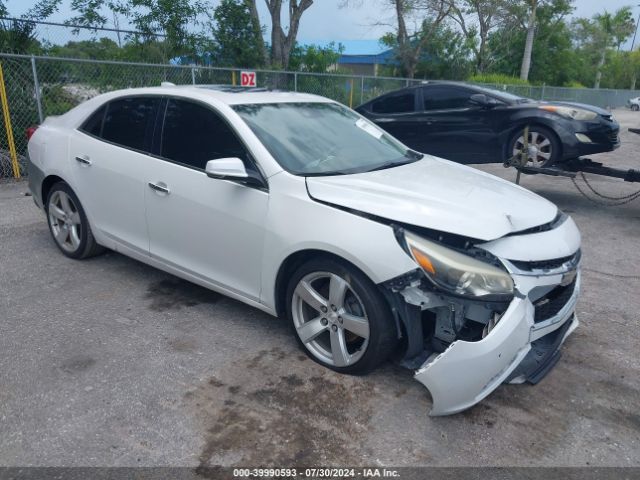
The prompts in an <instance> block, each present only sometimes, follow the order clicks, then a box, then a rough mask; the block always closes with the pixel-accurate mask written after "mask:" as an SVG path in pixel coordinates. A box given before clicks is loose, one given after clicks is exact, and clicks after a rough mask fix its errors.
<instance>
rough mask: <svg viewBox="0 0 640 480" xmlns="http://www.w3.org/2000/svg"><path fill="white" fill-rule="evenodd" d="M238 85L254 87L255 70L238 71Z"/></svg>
mask: <svg viewBox="0 0 640 480" xmlns="http://www.w3.org/2000/svg"><path fill="white" fill-rule="evenodd" d="M240 86H242V87H255V86H256V72H240Z"/></svg>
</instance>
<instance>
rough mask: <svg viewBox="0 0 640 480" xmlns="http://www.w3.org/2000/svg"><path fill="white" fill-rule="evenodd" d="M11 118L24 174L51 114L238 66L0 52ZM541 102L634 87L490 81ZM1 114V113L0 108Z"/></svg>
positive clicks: (370, 93)
mask: <svg viewBox="0 0 640 480" xmlns="http://www.w3.org/2000/svg"><path fill="white" fill-rule="evenodd" d="M0 64H1V66H2V69H3V72H4V79H5V87H6V92H7V100H8V102H7V104H8V109H9V120H10V122H9V124H10V125H11V126H12V129H13V137H14V138H15V146H16V152H17V157H18V158H17V161H18V164H19V167H20V173H21V175H25V174H26V149H27V138H26V133H25V132H26V129H27V128H28V127H30V126H33V125H36V124H38V123H41V122H42V120H43V119H44V118H46V117H47V116H50V115H60V114H63V113H65V112H67V111H68V110H70V109H71V108H73V107H74V106H76V105H78V104H79V103H81V102H83V101H85V100H87V99H89V98H92V97H94V96H96V95H99V94H100V93H104V92H108V91H112V90H117V89H122V88H133V87H146V86H158V85H160V84H161V83H162V82H171V83H174V84H176V85H187V84H196V85H237V84H238V83H239V82H240V70H239V69H229V68H215V67H204V66H196V65H193V66H185V65H171V64H150V63H125V62H117V61H97V60H89V59H67V58H56V57H35V56H27V55H18V54H8V53H0ZM256 74H257V84H258V86H259V87H263V88H268V89H279V90H290V91H297V92H305V93H313V94H317V95H322V96H324V97H329V98H331V99H333V100H336V101H338V102H341V103H343V104H345V105H347V106H351V107H355V106H357V105H360V104H361V103H364V102H366V101H368V100H370V99H372V98H375V97H377V96H379V95H382V94H383V93H386V92H389V91H392V90H397V89H399V88H403V87H406V86H410V85H415V84H419V83H421V80H414V79H402V78H390V77H366V76H356V75H337V74H330V73H303V72H284V71H273V70H258V71H256ZM487 86H488V87H492V88H496V89H499V90H505V91H508V92H511V93H515V94H517V95H522V96H526V97H530V98H534V99H541V100H565V101H574V102H581V103H589V104H594V105H599V106H603V107H619V106H623V105H625V104H626V102H627V100H628V99H629V98H632V97H634V96H639V95H640V92H639V91H635V92H633V91H629V90H591V89H573V88H558V87H529V86H514V85H487ZM2 115H3V120H4V115H5V113H4V112H2ZM0 125H2V124H0ZM9 152H10V148H9V141H8V135H7V130H6V128H2V127H0V178H1V177H9V176H13V173H12V163H11V161H12V159H11V155H10V153H9Z"/></svg>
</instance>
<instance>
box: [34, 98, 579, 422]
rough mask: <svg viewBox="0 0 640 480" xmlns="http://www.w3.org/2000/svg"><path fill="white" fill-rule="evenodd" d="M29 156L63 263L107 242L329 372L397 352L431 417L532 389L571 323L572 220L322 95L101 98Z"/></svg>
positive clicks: (39, 139)
mask: <svg viewBox="0 0 640 480" xmlns="http://www.w3.org/2000/svg"><path fill="white" fill-rule="evenodd" d="M28 149H29V158H30V168H29V184H30V189H31V192H32V193H33V197H34V199H35V201H36V203H37V204H38V205H39V206H40V207H42V208H43V209H44V211H45V213H46V218H47V220H48V223H49V229H50V231H51V235H52V237H53V239H54V240H55V243H56V245H57V246H58V247H59V248H60V250H61V252H62V253H63V254H64V255H66V256H68V257H70V258H74V259H81V258H86V257H89V256H91V255H95V254H97V253H99V252H101V251H102V250H103V249H104V248H108V249H112V250H115V251H117V252H120V253H122V254H124V255H128V256H130V257H133V258H135V259H137V260H139V261H141V262H144V263H147V264H149V265H153V266H155V267H157V268H159V269H162V270H165V271H167V272H170V273H172V274H174V275H177V276H179V277H182V278H184V279H187V280H189V281H191V282H193V283H197V284H199V285H202V286H205V287H207V288H210V289H212V290H216V291H218V292H221V293H223V294H225V295H228V296H230V297H233V298H235V299H238V300H241V301H243V302H245V303H247V304H249V305H252V306H254V307H256V308H259V309H261V310H264V311H265V312H268V313H270V314H272V315H278V316H283V317H286V318H287V319H288V321H289V322H290V324H291V326H292V327H293V331H294V332H295V334H296V338H297V340H298V341H299V343H300V345H301V347H302V348H303V349H304V350H305V351H306V352H307V354H308V355H309V356H310V357H311V358H312V359H314V360H315V361H317V362H318V363H320V364H321V365H324V366H326V367H328V368H331V369H334V370H336V371H338V372H344V373H365V372H368V371H370V370H372V369H373V368H375V367H376V366H378V365H380V364H381V363H382V362H384V361H385V360H387V359H389V358H393V359H394V360H395V361H397V362H398V363H400V364H401V365H403V366H406V367H407V368H411V369H414V370H415V371H416V373H415V378H416V380H418V381H419V382H421V383H422V384H424V385H425V386H426V387H427V388H428V389H429V391H430V393H431V396H432V399H433V407H432V411H431V414H432V415H445V414H451V413H455V412H459V411H461V410H464V409H466V408H468V407H470V406H472V405H474V404H476V403H477V402H479V401H481V400H482V399H483V398H484V397H485V396H487V395H488V394H489V393H491V392H492V391H493V390H494V389H496V388H497V387H498V386H499V385H500V384H501V383H504V382H511V383H522V382H525V381H527V382H530V383H536V382H537V381H539V380H540V379H541V378H542V377H543V376H544V374H545V373H546V372H547V371H549V370H550V369H551V367H553V365H554V364H555V363H556V361H557V359H558V357H559V349H560V346H561V344H562V343H563V342H564V340H565V339H566V338H567V336H568V335H569V334H570V333H571V332H572V331H573V330H574V329H575V327H576V326H577V324H578V321H577V318H576V316H575V314H574V308H575V304H576V300H577V296H578V291H579V286H580V275H579V262H580V235H579V233H578V230H577V228H576V225H575V224H574V222H573V220H572V219H571V218H570V217H568V216H567V215H564V214H563V213H562V212H560V211H559V210H558V209H557V208H556V207H555V206H554V205H553V204H552V203H550V202H548V201H546V200H544V199H542V198H541V197H539V196H537V195H535V194H533V193H531V192H530V191H528V190H525V189H523V188H521V187H518V186H515V185H513V184H511V183H509V182H506V181H503V180H501V179H499V178H496V177H494V176H491V175H488V174H485V173H482V172H479V171H477V170H474V169H472V168H468V167H465V166H462V165H459V164H455V163H451V162H448V161H445V160H442V159H439V158H434V157H430V156H428V155H422V154H420V153H417V152H414V151H412V150H410V149H408V148H407V147H405V146H404V145H402V144H401V143H399V142H398V141H397V140H395V139H394V138H392V137H390V136H389V135H388V134H386V133H384V132H383V131H382V130H380V129H379V128H378V127H376V126H375V125H373V124H372V123H370V122H369V121H368V120H366V119H364V118H363V117H361V116H360V115H358V114H357V113H355V112H353V111H352V110H350V109H348V108H345V107H344V106H342V105H340V104H338V103H335V102H333V101H331V100H328V99H326V98H322V97H317V96H313V95H306V94H298V93H284V92H264V91H243V90H240V89H238V90H234V89H231V88H229V89H224V88H212V87H196V86H193V87H175V86H163V87H157V88H143V89H130V90H123V91H117V92H112V93H108V94H104V95H101V96H99V97H96V98H94V99H92V100H89V101H87V102H85V103H83V104H82V105H79V106H78V107H76V108H74V109H73V110H71V111H69V112H68V113H66V114H65V115H62V116H60V117H50V118H48V119H47V120H46V121H45V122H44V123H43V124H42V125H41V126H40V127H39V128H38V129H37V130H36V131H35V133H33V135H32V137H31V139H30V141H29V148H28Z"/></svg>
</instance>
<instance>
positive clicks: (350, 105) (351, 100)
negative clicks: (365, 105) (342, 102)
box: [349, 78, 353, 108]
mask: <svg viewBox="0 0 640 480" xmlns="http://www.w3.org/2000/svg"><path fill="white" fill-rule="evenodd" d="M349 108H353V78H352V79H351V92H350V93H349Z"/></svg>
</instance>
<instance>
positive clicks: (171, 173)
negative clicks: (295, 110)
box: [145, 99, 269, 301]
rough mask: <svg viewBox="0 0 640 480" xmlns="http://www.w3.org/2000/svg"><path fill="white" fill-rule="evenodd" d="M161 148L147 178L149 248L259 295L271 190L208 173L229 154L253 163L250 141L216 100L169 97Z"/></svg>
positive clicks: (170, 260) (198, 272) (163, 257)
mask: <svg viewBox="0 0 640 480" xmlns="http://www.w3.org/2000/svg"><path fill="white" fill-rule="evenodd" d="M158 149H159V150H158V153H159V157H160V158H157V159H155V162H156V163H155V165H154V166H153V168H152V169H150V170H149V171H148V172H147V175H146V183H145V202H146V207H147V224H148V228H149V237H150V251H151V255H152V256H155V257H158V258H160V259H161V260H163V261H164V262H166V263H168V264H170V265H172V266H174V267H175V268H178V269H180V270H183V271H185V272H186V273H188V274H191V275H194V276H196V277H200V278H202V279H203V280H205V281H208V282H212V283H214V284H217V285H219V286H221V287H223V288H225V289H227V290H230V291H232V292H235V293H238V294H241V295H243V296H245V297H249V298H251V299H253V300H255V301H258V300H259V297H260V275H261V270H260V268H261V265H262V253H263V239H264V222H265V219H266V217H267V208H268V199H269V195H268V192H266V191H265V190H261V189H257V188H253V187H249V186H246V185H241V184H238V183H235V182H232V181H227V180H219V179H213V178H209V177H208V176H207V175H206V173H205V172H204V168H205V165H206V163H207V161H209V160H213V159H216V158H227V157H238V158H241V159H242V160H243V161H245V165H246V166H247V168H255V165H253V164H252V160H251V158H250V156H249V153H248V152H247V150H246V149H245V147H244V145H243V144H242V142H240V141H239V139H238V137H237V136H236V134H235V132H234V131H233V130H232V129H231V128H230V127H229V126H228V125H227V123H226V122H225V121H224V120H223V119H222V118H221V117H220V115H219V114H218V113H217V112H215V111H214V110H213V109H211V108H210V107H208V106H206V105H203V104H200V103H196V102H191V101H187V100H181V99H169V100H168V104H167V107H166V114H165V118H164V123H163V126H162V130H161V135H160V141H159V145H158Z"/></svg>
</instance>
